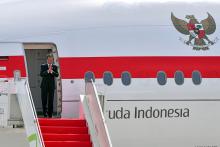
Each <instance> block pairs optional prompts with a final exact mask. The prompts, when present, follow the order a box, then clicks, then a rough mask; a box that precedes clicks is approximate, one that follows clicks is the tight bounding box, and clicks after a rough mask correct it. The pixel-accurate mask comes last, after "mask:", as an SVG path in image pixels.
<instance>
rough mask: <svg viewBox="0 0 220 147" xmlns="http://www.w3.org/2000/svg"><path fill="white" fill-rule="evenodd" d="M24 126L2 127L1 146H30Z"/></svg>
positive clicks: (0, 130) (0, 134)
mask: <svg viewBox="0 0 220 147" xmlns="http://www.w3.org/2000/svg"><path fill="white" fill-rule="evenodd" d="M26 138H27V137H26V134H25V129H24V128H0V146H1V147H28V141H27V139H26Z"/></svg>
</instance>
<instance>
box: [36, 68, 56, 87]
mask: <svg viewBox="0 0 220 147" xmlns="http://www.w3.org/2000/svg"><path fill="white" fill-rule="evenodd" d="M48 69H49V67H48V64H42V65H41V71H40V76H41V77H42V81H41V86H40V87H41V88H47V89H55V77H58V76H59V73H58V69H57V66H56V65H52V69H53V73H52V74H51V73H48V72H47V71H48Z"/></svg>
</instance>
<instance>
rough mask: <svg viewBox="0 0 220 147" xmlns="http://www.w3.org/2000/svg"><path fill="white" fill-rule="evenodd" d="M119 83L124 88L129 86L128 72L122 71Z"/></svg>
mask: <svg viewBox="0 0 220 147" xmlns="http://www.w3.org/2000/svg"><path fill="white" fill-rule="evenodd" d="M121 81H122V84H123V85H125V86H128V85H130V84H131V74H130V73H129V72H128V71H124V72H123V73H122V74H121Z"/></svg>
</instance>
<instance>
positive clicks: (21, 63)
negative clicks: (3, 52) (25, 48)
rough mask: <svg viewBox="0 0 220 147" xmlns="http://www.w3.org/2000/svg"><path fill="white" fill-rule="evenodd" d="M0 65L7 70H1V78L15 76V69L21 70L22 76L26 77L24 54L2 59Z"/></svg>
mask: <svg viewBox="0 0 220 147" xmlns="http://www.w3.org/2000/svg"><path fill="white" fill-rule="evenodd" d="M0 67H1V68H3V67H4V68H6V70H0V78H12V77H14V71H15V70H20V71H21V77H26V69H25V60H24V56H9V57H7V58H6V57H4V58H2V59H1V60H0Z"/></svg>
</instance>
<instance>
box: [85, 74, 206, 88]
mask: <svg viewBox="0 0 220 147" xmlns="http://www.w3.org/2000/svg"><path fill="white" fill-rule="evenodd" d="M131 78H132V77H131V74H130V72H128V71H124V72H122V74H121V81H122V84H123V85H125V86H128V85H130V84H131ZM91 79H92V80H93V81H95V75H94V73H93V72H91V71H88V72H86V73H85V81H86V82H87V81H91ZM174 80H175V83H176V84H177V85H183V84H184V73H183V72H182V71H176V72H175V74H174ZM103 81H104V84H106V85H108V86H111V85H112V84H113V74H112V73H111V72H110V71H106V72H104V74H103ZM157 82H158V84H159V85H166V83H167V74H166V72H164V71H159V72H158V73H157ZM192 82H193V84H195V85H200V84H201V82H202V76H201V73H200V72H199V71H197V70H196V71H193V72H192Z"/></svg>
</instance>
